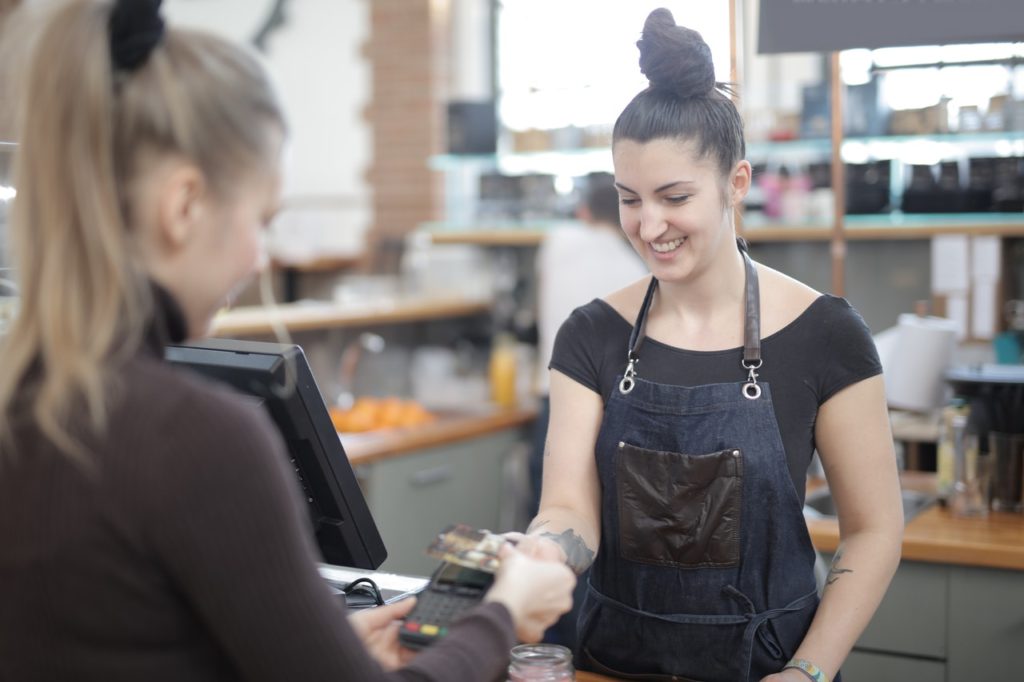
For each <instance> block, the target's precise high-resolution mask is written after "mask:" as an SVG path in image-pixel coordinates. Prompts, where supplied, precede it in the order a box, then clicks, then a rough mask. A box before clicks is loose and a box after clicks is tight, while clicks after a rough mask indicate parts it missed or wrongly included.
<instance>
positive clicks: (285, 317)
mask: <svg viewBox="0 0 1024 682" xmlns="http://www.w3.org/2000/svg"><path fill="white" fill-rule="evenodd" d="M490 310H491V302H490V301H472V300H466V299H447V300H442V299H432V300H406V301H401V300H399V301H392V302H381V303H376V304H371V305H360V306H352V305H340V304H337V303H331V302H328V301H325V302H322V303H288V304H283V305H279V306H277V308H276V309H270V308H265V307H263V306H246V307H239V308H233V309H231V310H228V311H226V312H223V313H221V314H219V315H218V316H217V317H216V318H214V321H213V329H212V332H211V334H210V335H211V336H219V337H232V336H264V335H269V334H273V330H274V327H273V324H272V322H273V321H274V320H277V321H279V322H280V323H281V324H283V325H284V327H285V328H286V329H288V331H292V332H296V331H309V330H316V329H331V328H337V327H361V326H368V325H385V324H399V323H403V322H418V321H422V320H435V319H444V318H451V317H468V316H472V315H482V314H485V313H488V312H490Z"/></svg>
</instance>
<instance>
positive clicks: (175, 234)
mask: <svg viewBox="0 0 1024 682" xmlns="http://www.w3.org/2000/svg"><path fill="white" fill-rule="evenodd" d="M162 180H163V181H162V182H161V183H160V188H159V190H158V215H157V223H158V225H157V228H158V233H159V240H160V242H161V243H162V244H163V245H164V246H165V247H167V248H168V249H170V250H171V251H178V250H180V249H182V248H184V247H185V246H186V245H187V244H188V243H189V241H190V240H191V239H192V238H193V236H194V235H195V233H196V228H197V227H198V226H199V225H200V224H201V223H202V220H203V214H204V213H205V211H206V210H207V207H206V204H207V198H208V190H207V187H206V181H205V179H204V178H203V174H202V172H201V171H200V170H199V169H198V168H197V167H196V166H194V165H192V164H190V163H179V164H175V166H174V167H173V168H171V169H170V170H169V171H168V172H167V173H166V174H165V175H164V177H163V178H162Z"/></svg>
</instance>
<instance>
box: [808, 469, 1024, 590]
mask: <svg viewBox="0 0 1024 682" xmlns="http://www.w3.org/2000/svg"><path fill="white" fill-rule="evenodd" d="M902 478H903V482H904V486H905V487H907V488H914V489H922V488H927V486H928V485H931V486H934V475H932V474H920V473H917V474H915V473H914V472H906V473H904V474H903V476H902ZM812 487H813V486H812V485H809V486H808V489H811V488H812ZM807 528H808V530H810V533H811V541H812V542H813V543H814V546H815V547H816V548H817V549H818V550H819V551H822V552H834V551H835V550H836V548H837V547H838V546H839V524H838V522H837V521H835V520H832V519H815V520H810V519H809V520H808V521H807ZM903 558H904V559H906V560H910V561H927V562H932V563H941V564H957V565H961V566H980V567H987V568H1002V569H1009V570H1015V571H1024V514H1011V513H1007V512H991V513H990V514H989V515H988V517H987V518H984V519H965V518H956V517H954V516H953V515H952V514H951V513H950V512H949V510H948V509H946V508H944V507H941V506H939V505H938V504H935V505H933V506H931V507H929V508H928V509H926V510H924V511H923V512H921V513H920V514H918V515H917V516H915V517H914V518H912V519H911V520H910V523H908V524H907V527H906V529H905V530H904V531H903Z"/></svg>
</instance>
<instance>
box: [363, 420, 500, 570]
mask: <svg viewBox="0 0 1024 682" xmlns="http://www.w3.org/2000/svg"><path fill="white" fill-rule="evenodd" d="M519 439H520V432H519V430H518V429H506V430H504V431H498V432H496V433H492V434H489V435H486V436H481V437H478V438H472V439H468V440H463V441H459V442H456V443H450V444H446V445H441V446H437V447H432V448H427V449H424V450H419V451H416V452H412V453H409V454H406V455H402V456H399V457H393V458H390V459H384V460H380V461H378V462H373V463H370V464H365V465H362V466H360V467H358V469H357V473H358V475H359V478H360V480H361V481H362V485H363V492H364V494H365V495H366V501H367V503H368V504H369V506H370V511H371V512H372V513H373V518H374V520H376V522H377V527H378V528H379V529H380V533H381V536H382V537H383V538H384V545H385V547H387V550H388V558H387V560H386V561H385V562H384V564H383V565H382V566H381V568H380V570H383V571H388V572H391V573H403V574H410V575H423V576H426V575H430V573H431V572H432V571H433V570H434V569H435V568H436V567H437V565H438V562H437V560H436V559H433V558H431V557H428V556H427V555H426V554H424V550H425V549H426V547H427V545H429V544H430V542H431V540H432V539H433V538H434V536H435V535H437V533H438V532H439V531H441V530H442V529H443V528H444V527H445V526H447V525H449V524H452V523H466V524H469V525H471V526H474V527H477V528H489V529H492V530H505V529H501V528H498V523H499V521H500V511H501V505H502V487H503V486H502V480H503V479H502V472H503V464H504V461H505V457H506V455H508V453H510V452H511V451H512V450H513V446H514V445H515V444H516V443H517V442H518V440H519Z"/></svg>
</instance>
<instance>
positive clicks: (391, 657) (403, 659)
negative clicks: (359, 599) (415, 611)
mask: <svg viewBox="0 0 1024 682" xmlns="http://www.w3.org/2000/svg"><path fill="white" fill-rule="evenodd" d="M415 605H416V597H409V598H408V599H403V600H402V601H399V602H395V603H394V604H385V605H384V606H378V607H375V608H371V609H361V610H359V611H357V612H356V613H354V614H353V615H351V616H349V622H350V623H351V624H352V628H353V629H354V630H355V631H356V634H357V635H359V639H360V640H362V642H363V645H364V646H365V647H366V650H367V651H369V652H370V654H371V655H372V656H373V657H374V658H375V659H377V662H378V663H380V664H381V666H383V667H384V669H385V670H396V669H398V668H401V667H402V666H404V665H406V664H407V663H408V662H409V661H411V660H412V658H413V656H415V655H416V653H415V652H414V651H412V650H410V649H406V648H405V647H403V646H402V645H400V644H399V643H398V629H399V627H400V626H401V622H400V621H401V619H402V618H405V617H406V616H407V615H408V614H409V612H410V611H412V607H413V606H415Z"/></svg>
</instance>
